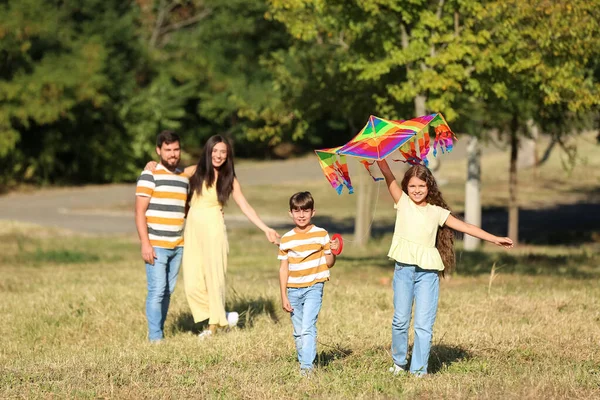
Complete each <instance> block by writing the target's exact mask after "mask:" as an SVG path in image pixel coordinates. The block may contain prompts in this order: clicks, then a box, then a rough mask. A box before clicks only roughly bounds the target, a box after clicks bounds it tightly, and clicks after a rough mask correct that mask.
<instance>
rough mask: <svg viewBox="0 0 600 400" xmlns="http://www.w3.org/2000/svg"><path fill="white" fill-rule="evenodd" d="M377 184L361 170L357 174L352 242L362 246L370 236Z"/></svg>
mask: <svg viewBox="0 0 600 400" xmlns="http://www.w3.org/2000/svg"><path fill="white" fill-rule="evenodd" d="M376 187H377V185H376V184H375V183H374V182H373V180H372V179H371V177H370V176H369V175H368V174H367V173H366V172H364V171H363V173H361V174H359V178H358V187H357V190H356V191H357V197H358V198H357V203H356V219H355V222H354V244H355V245H356V246H358V247H363V246H364V245H366V244H367V242H368V241H369V239H370V238H371V220H372V218H373V193H374V192H375V188H376Z"/></svg>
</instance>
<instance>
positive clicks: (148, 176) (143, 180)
mask: <svg viewBox="0 0 600 400" xmlns="http://www.w3.org/2000/svg"><path fill="white" fill-rule="evenodd" d="M155 187H156V183H155V182H154V175H152V172H151V171H142V173H141V175H140V177H139V178H138V180H137V186H136V188H135V195H136V196H142V197H152V194H153V193H154V188H155Z"/></svg>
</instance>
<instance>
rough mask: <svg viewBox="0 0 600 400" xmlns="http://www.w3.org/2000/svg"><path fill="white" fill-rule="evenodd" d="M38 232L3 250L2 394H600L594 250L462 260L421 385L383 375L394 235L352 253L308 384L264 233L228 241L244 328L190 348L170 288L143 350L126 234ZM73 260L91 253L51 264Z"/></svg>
mask: <svg viewBox="0 0 600 400" xmlns="http://www.w3.org/2000/svg"><path fill="white" fill-rule="evenodd" d="M39 230H40V229H36V230H35V232H37V233H33V232H30V233H29V234H28V233H27V230H26V229H23V230H22V231H21V233H20V235H16V236H9V235H4V236H3V237H2V241H0V312H1V314H2V316H3V323H2V324H0V398H56V397H58V398H63V397H78V398H79V397H81V398H186V397H187V398H249V399H269V398H299V397H303V398H312V397H315V398H368V399H372V398H398V397H402V398H470V399H475V398H476V399H482V398H483V399H486V398H487V399H496V398H507V399H517V398H519V399H520V398H532V399H558V398H579V399H593V398H598V395H599V394H600V352H598V345H599V343H600V330H599V329H598V327H599V325H600V312H599V311H598V310H600V285H598V278H599V277H600V267H599V265H598V264H599V262H598V261H600V259H599V258H598V251H597V250H598V248H597V247H596V248H594V247H593V246H592V245H590V246H581V247H579V248H564V247H553V248H536V247H528V248H521V249H517V250H516V251H515V252H512V253H509V254H508V255H507V254H506V253H504V252H501V251H500V252H499V251H490V250H489V249H484V250H485V251H481V252H479V253H475V254H472V253H462V252H460V250H459V253H460V254H461V258H460V260H459V262H460V270H461V271H462V274H461V275H457V276H454V277H453V278H452V279H450V280H445V281H443V282H442V287H441V300H440V305H439V313H438V320H437V322H436V325H435V337H434V346H433V350H432V355H431V366H430V369H431V370H432V372H433V373H432V374H431V375H430V376H428V377H427V378H425V379H417V378H413V377H410V376H406V377H405V376H399V377H393V376H391V375H389V374H388V373H387V368H388V367H389V366H390V364H391V359H390V355H389V347H390V340H391V335H390V323H391V317H392V299H391V298H392V290H391V287H390V278H391V274H392V268H391V263H390V262H389V261H388V260H387V259H386V257H385V252H386V250H387V246H388V245H389V241H390V237H389V236H383V237H381V238H380V239H378V240H375V241H373V242H372V243H371V244H370V245H369V247H368V248H366V249H363V250H358V249H353V248H351V247H349V248H347V249H346V250H345V252H344V254H343V256H342V257H340V259H339V261H338V264H337V265H336V266H335V268H334V270H332V280H331V281H330V282H329V283H327V284H326V294H325V299H324V305H323V310H322V312H321V315H320V317H319V324H318V329H319V368H318V373H317V374H316V375H315V376H313V377H312V378H311V379H309V380H306V379H302V378H301V377H300V376H299V374H298V366H297V362H296V361H295V359H294V348H293V342H292V337H291V323H290V321H289V317H288V316H287V315H285V314H284V313H283V312H282V311H280V307H279V298H278V287H277V285H278V283H277V268H278V264H277V261H276V259H275V254H274V249H273V248H272V247H271V246H270V245H269V244H267V243H266V241H265V240H264V238H263V237H262V235H261V234H259V233H257V232H255V231H246V230H234V231H232V232H231V233H230V242H231V245H232V248H231V255H230V270H229V275H228V280H229V293H228V302H229V307H230V308H231V309H235V310H237V311H239V312H241V327H240V328H237V329H236V330H234V331H232V332H229V333H224V334H222V335H218V336H217V337H215V338H213V339H212V340H209V341H204V342H200V341H198V339H197V337H196V336H195V335H194V334H193V332H194V326H193V324H192V323H191V317H190V314H189V309H188V307H187V304H186V301H185V297H184V293H183V285H182V282H181V281H180V282H179V284H178V287H177V289H176V293H175V295H174V298H173V302H172V305H171V311H170V317H169V319H168V321H167V333H168V338H167V340H166V341H164V342H163V343H162V344H161V345H150V344H148V343H147V342H146V340H145V336H146V323H145V317H144V313H143V309H144V308H143V302H144V297H145V276H144V275H145V274H144V270H143V265H142V263H141V261H140V259H139V256H138V246H137V243H136V241H135V239H134V238H129V237H127V238H119V237H115V238H102V239H101V240H96V239H93V238H82V237H76V236H66V237H65V236H59V237H56V236H48V235H40V234H39ZM71 253H77V254H83V255H86V256H87V258H84V259H76V258H75V259H73V258H72V257H69V256H64V257H63V258H61V256H56V254H71ZM32 254H37V256H35V257H31V256H28V255H32ZM467 254H469V255H467ZM557 260H560V261H559V262H562V263H563V264H562V265H557V264H558V263H559V262H557ZM494 263H496V265H497V268H496V272H495V273H496V278H495V279H494V281H493V283H492V284H491V286H490V279H489V273H490V270H491V268H492V265H493V264H494ZM498 268H499V269H498Z"/></svg>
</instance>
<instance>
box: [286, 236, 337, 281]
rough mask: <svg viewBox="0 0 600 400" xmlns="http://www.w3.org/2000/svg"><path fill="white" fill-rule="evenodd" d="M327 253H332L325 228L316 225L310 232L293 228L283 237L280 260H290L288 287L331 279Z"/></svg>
mask: <svg viewBox="0 0 600 400" xmlns="http://www.w3.org/2000/svg"><path fill="white" fill-rule="evenodd" d="M325 254H331V249H330V245H329V235H328V234H327V231H326V230H325V229H323V228H319V227H317V226H314V225H313V227H312V228H310V230H309V231H308V232H305V233H296V232H295V231H294V230H293V229H292V230H291V231H289V232H288V233H286V234H285V235H283V236H282V237H281V244H280V245H279V255H278V256H277V258H278V259H280V260H288V263H289V264H288V268H289V275H288V283H287V287H308V286H312V285H314V284H315V283H318V282H325V281H328V280H329V267H327V260H326V259H325Z"/></svg>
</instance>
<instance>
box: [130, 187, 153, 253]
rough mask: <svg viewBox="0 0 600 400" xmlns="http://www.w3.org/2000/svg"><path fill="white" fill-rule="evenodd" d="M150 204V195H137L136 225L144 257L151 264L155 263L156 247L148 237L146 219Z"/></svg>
mask: <svg viewBox="0 0 600 400" xmlns="http://www.w3.org/2000/svg"><path fill="white" fill-rule="evenodd" d="M149 204H150V197H146V196H135V227H136V228H137V232H138V236H139V237H140V242H141V244H142V258H143V259H144V261H146V262H147V263H148V264H150V265H154V259H155V258H156V254H154V248H152V245H151V244H150V238H149V237H148V222H147V221H146V210H148V205H149Z"/></svg>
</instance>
